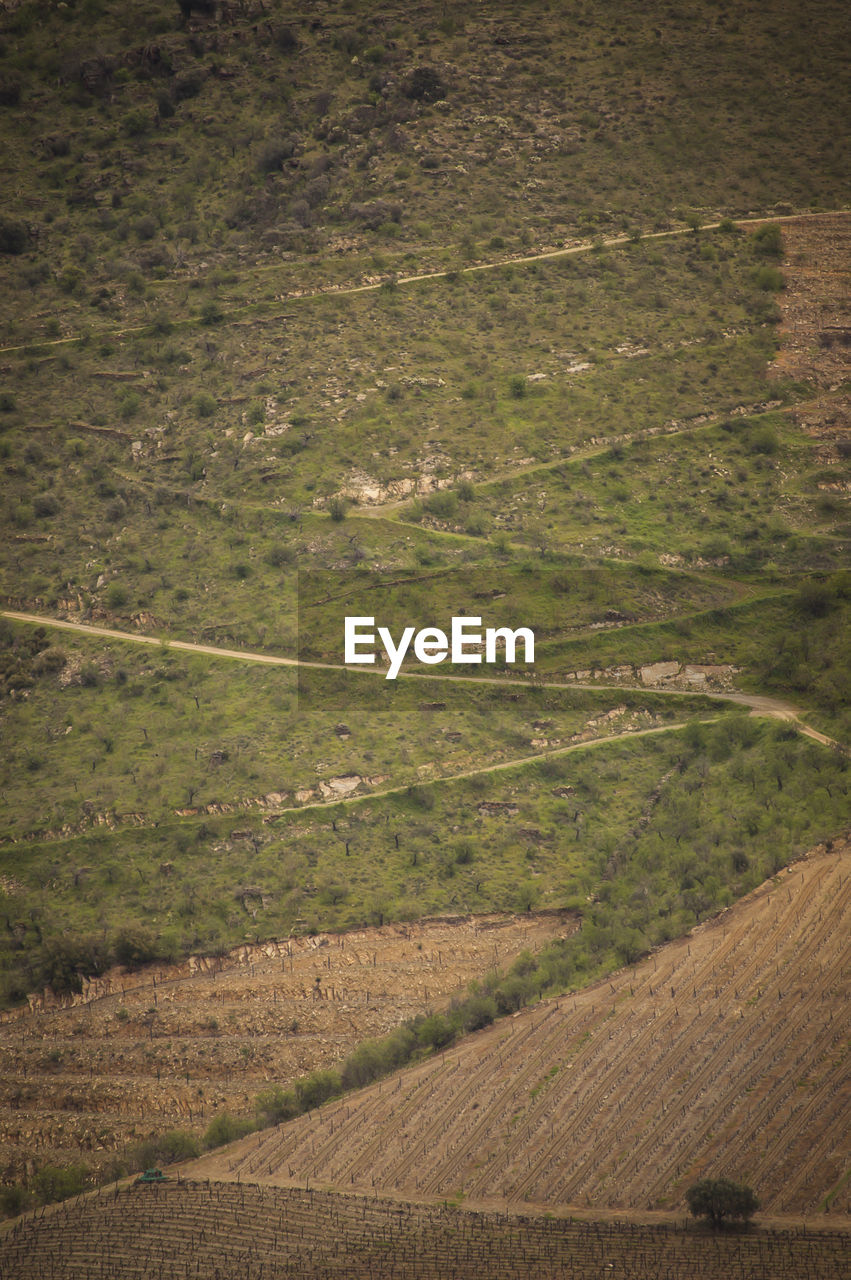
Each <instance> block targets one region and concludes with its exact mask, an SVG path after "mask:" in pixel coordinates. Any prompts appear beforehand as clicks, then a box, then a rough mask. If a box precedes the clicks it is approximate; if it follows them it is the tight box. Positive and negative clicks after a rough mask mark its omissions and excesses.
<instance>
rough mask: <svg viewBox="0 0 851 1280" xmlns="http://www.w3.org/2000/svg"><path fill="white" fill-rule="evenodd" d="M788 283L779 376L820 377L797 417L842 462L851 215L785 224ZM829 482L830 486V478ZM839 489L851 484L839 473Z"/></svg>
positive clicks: (850, 427) (850, 405) (850, 426)
mask: <svg viewBox="0 0 851 1280" xmlns="http://www.w3.org/2000/svg"><path fill="white" fill-rule="evenodd" d="M783 242H784V246H785V250H786V260H785V262H784V264H783V274H784V276H785V277H786V288H785V289H784V290H783V292H782V293H780V294H779V295H778V301H779V304H780V310H781V314H782V316H783V325H782V329H781V342H782V349H781V351H780V353H779V355H778V357H777V359H776V360H775V362H774V365H773V370H774V373H775V374H776V375H779V376H781V377H784V378H795V379H798V380H800V381H804V382H809V383H812V384H813V386H814V387H815V389H816V392H817V394H816V396H815V397H814V399H813V400H812V401H808V403H807V404H806V405H805V406H803V405H802V406H801V407H799V408H798V409H797V410H796V412H795V416H796V418H797V420H798V422H799V423H800V425H801V427H802V428H803V430H804V431H806V432H807V434H808V435H810V436H813V437H814V438H815V439H816V440H817V441H818V442H819V444H818V446H817V448H818V453H819V456H820V458H821V460H822V461H823V462H824V463H825V464H827V465H835V464H836V463H838V462H839V461H840V460H841V458H842V457H843V456H847V454H846V453H845V452H844V449H845V447H846V446H847V444H848V441H849V440H851V412H849V410H851V396H849V394H848V393H847V391H841V390H840V389H839V388H840V386H841V384H842V383H843V382H847V380H848V368H849V356H851V301H849V300H850V299H851V267H849V262H850V261H851V216H849V215H848V214H832V215H825V216H824V217H823V218H803V219H801V220H800V221H788V222H784V224H783ZM823 487H824V488H825V489H826V490H829V489H830V487H831V486H830V481H825V483H824V484H823ZM836 487H837V488H845V487H847V485H846V484H844V483H843V481H842V477H840V476H839V475H837V478H836Z"/></svg>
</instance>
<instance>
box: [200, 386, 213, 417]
mask: <svg viewBox="0 0 851 1280" xmlns="http://www.w3.org/2000/svg"><path fill="white" fill-rule="evenodd" d="M195 412H196V413H197V415H198V417H199V418H212V416H213V414H214V413H215V412H216V402H215V400H214V399H213V397H212V396H211V395H208V394H207V392H206V391H202V392H200V394H199V395H197V396H196V397H195Z"/></svg>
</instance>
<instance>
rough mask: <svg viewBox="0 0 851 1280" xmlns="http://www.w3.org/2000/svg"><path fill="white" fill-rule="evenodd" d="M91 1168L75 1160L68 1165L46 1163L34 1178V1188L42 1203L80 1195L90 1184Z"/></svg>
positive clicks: (51, 1202) (50, 1202)
mask: <svg viewBox="0 0 851 1280" xmlns="http://www.w3.org/2000/svg"><path fill="white" fill-rule="evenodd" d="M90 1176H91V1170H90V1169H89V1167H88V1165H85V1164H81V1163H80V1162H75V1163H72V1164H67V1165H61V1166H60V1165H55V1164H46V1165H45V1166H44V1168H43V1169H39V1171H38V1173H37V1174H36V1175H35V1177H34V1178H33V1183H32V1185H33V1190H34V1191H35V1193H36V1195H37V1196H38V1198H39V1200H41V1202H42V1204H53V1203H54V1202H55V1201H57V1200H67V1199H68V1197H69V1196H76V1195H79V1193H80V1192H81V1191H84V1190H85V1188H86V1186H87V1185H88V1182H89V1179H90Z"/></svg>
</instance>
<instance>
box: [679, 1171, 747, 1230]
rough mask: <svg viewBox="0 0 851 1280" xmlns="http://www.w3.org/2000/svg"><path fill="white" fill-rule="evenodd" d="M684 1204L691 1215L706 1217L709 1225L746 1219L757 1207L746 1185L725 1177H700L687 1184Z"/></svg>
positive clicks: (745, 1220) (720, 1225)
mask: <svg viewBox="0 0 851 1280" xmlns="http://www.w3.org/2000/svg"><path fill="white" fill-rule="evenodd" d="M686 1204H687V1205H688V1207H689V1212H690V1213H691V1215H692V1217H694V1218H708V1219H709V1221H710V1222H711V1223H712V1226H713V1227H723V1226H726V1225H727V1223H728V1222H730V1221H739V1222H747V1221H748V1220H749V1219H750V1218H752V1217H753V1215H754V1214H755V1213H756V1211H757V1209H758V1208H759V1200H758V1199H757V1198H756V1196H755V1195H754V1193H753V1191H751V1189H750V1187H745V1186H741V1185H740V1184H739V1183H737V1182H729V1181H728V1180H727V1179H726V1178H703V1179H702V1180H701V1181H700V1182H696V1183H695V1184H694V1186H693V1187H689V1189H688V1191H687V1192H686Z"/></svg>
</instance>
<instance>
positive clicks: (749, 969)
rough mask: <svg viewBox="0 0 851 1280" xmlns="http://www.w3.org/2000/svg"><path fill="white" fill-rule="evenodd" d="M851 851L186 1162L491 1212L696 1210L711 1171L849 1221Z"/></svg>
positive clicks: (269, 1180) (781, 1201) (842, 849)
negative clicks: (430, 1054) (585, 982)
mask: <svg viewBox="0 0 851 1280" xmlns="http://www.w3.org/2000/svg"><path fill="white" fill-rule="evenodd" d="M849 872H851V841H849V840H847V839H846V840H843V841H837V842H835V843H834V845H833V847H824V846H821V847H819V848H818V849H817V850H815V851H813V853H812V854H811V855H809V856H808V857H807V858H806V859H805V860H803V861H801V862H799V863H798V864H796V865H795V866H793V867H791V868H789V869H788V870H787V871H786V872H784V873H781V874H780V875H778V876H777V877H776V878H775V879H774V880H773V881H770V882H768V883H766V884H765V885H763V886H762V887H761V888H760V889H758V890H757V891H755V892H754V893H753V894H751V895H749V897H748V898H746V899H744V900H742V901H741V902H740V903H738V904H737V905H736V906H734V907H732V908H730V909H729V910H728V911H727V912H725V913H724V914H723V915H721V916H720V917H718V918H717V919H715V920H714V921H711V922H709V923H707V924H705V925H702V926H700V927H698V928H697V929H695V930H694V931H693V932H692V934H691V935H689V936H688V937H686V938H684V939H681V940H679V941H677V942H672V943H669V944H668V945H667V946H665V947H664V948H662V949H661V950H659V951H658V952H657V953H656V954H655V955H652V956H650V957H649V958H648V959H646V960H644V961H643V962H641V964H639V965H638V966H636V967H635V968H634V969H626V970H622V971H621V972H619V973H617V974H615V975H614V976H613V977H612V978H611V980H608V979H607V980H605V981H604V982H601V983H598V984H597V985H595V986H594V987H592V988H590V989H588V990H585V991H581V992H579V993H577V994H576V995H572V996H565V997H562V998H561V999H558V1000H551V1001H548V1002H545V1003H542V1004H541V1005H539V1006H538V1007H536V1008H533V1009H530V1010H527V1011H524V1012H522V1013H520V1014H517V1015H515V1017H514V1018H513V1019H510V1020H507V1021H503V1022H501V1023H497V1024H495V1025H494V1026H492V1027H490V1028H487V1029H486V1030H484V1031H482V1032H479V1033H478V1034H477V1035H475V1036H473V1037H470V1038H468V1039H467V1040H466V1041H465V1042H464V1043H462V1044H461V1045H459V1046H458V1047H457V1048H455V1049H452V1050H451V1051H447V1052H446V1053H445V1054H443V1055H441V1056H440V1057H438V1058H435V1059H432V1060H430V1061H428V1062H426V1063H423V1064H420V1065H418V1066H415V1067H412V1068H410V1069H408V1070H407V1071H405V1072H403V1073H401V1074H400V1075H399V1076H397V1077H395V1078H394V1079H392V1080H391V1081H388V1082H384V1083H383V1084H379V1085H375V1086H371V1087H370V1088H368V1089H365V1090H363V1091H362V1092H360V1093H359V1094H356V1095H351V1096H349V1097H347V1098H344V1099H342V1100H341V1101H339V1102H337V1103H334V1104H331V1105H329V1106H328V1107H325V1108H323V1109H321V1110H320V1111H318V1112H315V1113H313V1114H311V1115H308V1116H305V1117H301V1118H300V1119H298V1120H296V1121H294V1122H292V1123H291V1124H288V1125H286V1126H283V1127H280V1128H279V1129H277V1130H272V1131H269V1132H268V1133H267V1134H266V1135H265V1136H263V1135H257V1136H254V1137H252V1138H251V1139H246V1140H245V1141H244V1142H242V1143H237V1144H234V1145H233V1146H231V1147H229V1148H226V1149H224V1150H223V1151H221V1152H217V1153H215V1154H213V1155H210V1156H208V1157H206V1158H204V1159H202V1160H201V1161H198V1162H195V1163H194V1164H193V1165H191V1166H189V1168H190V1169H191V1173H192V1176H193V1177H211V1178H218V1179H228V1178H230V1179H237V1178H241V1179H242V1180H243V1181H251V1182H260V1183H264V1184H272V1185H280V1186H283V1185H301V1186H306V1185H311V1186H313V1185H318V1186H325V1187H334V1188H337V1189H340V1190H346V1191H366V1192H377V1193H380V1194H386V1195H390V1196H394V1197H398V1198H410V1199H412V1200H416V1199H421V1198H432V1197H450V1198H451V1197H455V1196H458V1195H461V1194H463V1196H464V1197H465V1201H466V1202H469V1203H473V1204H483V1205H487V1206H489V1207H502V1208H505V1207H508V1208H511V1209H513V1210H515V1211H517V1209H518V1207H519V1206H522V1205H524V1204H526V1203H527V1202H528V1203H530V1204H534V1205H537V1206H540V1207H548V1208H562V1209H563V1208H564V1207H565V1206H568V1205H574V1206H582V1207H584V1206H593V1208H594V1210H595V1211H596V1210H597V1209H599V1208H604V1207H608V1208H619V1209H625V1210H630V1209H633V1210H644V1209H655V1208H673V1207H681V1206H682V1203H683V1194H684V1191H685V1189H686V1188H687V1187H688V1186H689V1185H690V1184H691V1183H693V1182H694V1181H696V1180H697V1179H698V1178H700V1177H704V1176H709V1177H727V1178H732V1179H733V1180H734V1181H743V1182H747V1183H748V1184H749V1185H751V1186H753V1187H754V1189H755V1190H756V1192H757V1194H758V1195H759V1197H760V1198H761V1200H762V1202H763V1207H764V1209H765V1211H766V1212H769V1213H780V1214H789V1213H797V1214H800V1213H813V1212H816V1211H817V1210H820V1209H822V1208H823V1206H824V1204H825V1202H827V1203H828V1204H829V1208H830V1211H831V1213H839V1214H842V1213H846V1214H847V1213H848V1212H849V1210H851V1182H849V1181H848V1180H847V1178H846V1171H847V1169H848V1167H849V1161H851V1135H849V1132H848V1130H847V1126H846V1125H845V1123H844V1118H845V1117H847V1114H848V1108H849V1103H851V1076H849V1072H848V1052H849V1049H848V1031H849V1023H851V1005H849V1000H848V990H847V986H845V985H844V979H843V974H846V975H847V966H848V926H847V920H848V907H849V903H851V876H849Z"/></svg>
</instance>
